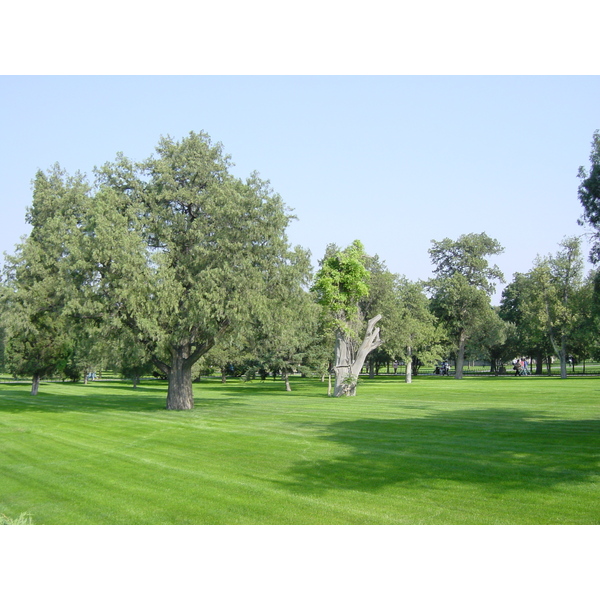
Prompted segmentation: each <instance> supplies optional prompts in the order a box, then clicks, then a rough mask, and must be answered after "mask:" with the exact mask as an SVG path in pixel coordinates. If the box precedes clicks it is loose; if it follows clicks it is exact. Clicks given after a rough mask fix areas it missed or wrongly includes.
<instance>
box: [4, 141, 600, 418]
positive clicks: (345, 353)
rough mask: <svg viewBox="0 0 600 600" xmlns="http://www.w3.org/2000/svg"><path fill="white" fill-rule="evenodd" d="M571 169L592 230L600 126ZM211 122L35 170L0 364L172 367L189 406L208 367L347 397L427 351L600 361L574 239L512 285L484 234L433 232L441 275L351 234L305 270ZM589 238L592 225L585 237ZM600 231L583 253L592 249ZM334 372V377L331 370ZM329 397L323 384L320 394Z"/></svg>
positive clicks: (174, 384)
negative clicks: (78, 163) (377, 252)
mask: <svg viewBox="0 0 600 600" xmlns="http://www.w3.org/2000/svg"><path fill="white" fill-rule="evenodd" d="M592 147H593V152H592V156H591V161H592V168H591V170H590V172H589V173H588V172H587V171H585V169H581V170H580V177H581V179H582V182H581V185H580V188H579V196H580V199H581V202H582V205H583V206H584V215H583V217H582V218H583V221H585V222H586V223H587V224H589V225H591V226H592V228H593V229H594V228H595V230H596V236H597V235H598V233H597V232H598V225H599V222H600V217H599V216H598V215H599V214H600V211H599V208H598V207H599V205H600V200H599V192H598V190H599V189H600V186H599V185H598V181H599V180H600V166H599V165H600V138H599V136H598V132H596V133H595V134H594V140H593V144H592ZM230 166H231V159H230V157H229V156H228V155H226V154H225V153H224V151H223V148H222V146H221V144H219V143H213V142H212V141H211V139H210V137H209V136H208V135H207V134H205V133H204V132H201V133H194V132H191V133H190V134H189V136H187V137H185V138H183V139H182V140H180V141H175V140H173V139H172V138H169V137H166V138H165V137H163V138H161V139H160V141H159V144H158V146H157V148H156V154H155V155H152V156H151V157H149V158H148V159H146V160H145V161H142V162H138V163H136V162H133V161H132V160H130V159H128V158H126V157H125V156H123V155H122V154H118V155H117V157H116V160H115V161H114V162H109V163H106V164H104V165H103V166H102V167H100V168H96V169H95V171H94V181H93V183H90V182H89V181H88V179H87V177H86V176H84V175H82V174H81V173H77V174H75V175H74V176H70V175H68V174H67V173H66V172H64V171H63V170H62V169H61V168H60V166H59V165H58V164H57V165H54V167H53V168H51V169H50V170H49V171H47V172H42V171H39V172H38V173H37V174H36V176H35V179H34V181H33V202H32V205H31V207H30V208H29V209H28V212H27V217H26V219H27V222H28V223H29V224H30V225H31V227H32V229H31V233H30V235H29V236H28V237H27V238H25V239H24V240H23V242H22V243H21V244H20V245H18V246H17V248H16V251H15V253H14V254H13V255H12V256H6V257H5V264H4V269H3V274H2V281H1V287H0V293H1V314H0V316H1V324H2V329H1V334H2V346H1V348H0V349H1V350H2V360H3V366H4V368H5V369H6V370H8V371H9V372H11V373H13V374H14V375H19V376H23V375H27V376H30V377H32V393H34V394H35V393H37V389H38V386H39V383H40V381H41V379H42V378H44V377H48V376H50V375H53V374H57V373H60V374H62V376H64V377H65V378H70V379H74V380H75V379H78V378H80V377H84V381H85V376H86V375H87V373H88V372H90V371H94V370H98V369H100V368H103V367H104V368H106V367H108V368H112V369H115V370H118V371H119V372H121V373H122V374H123V375H125V376H128V377H131V378H133V379H134V382H135V381H136V380H139V377H140V376H142V375H145V374H148V373H152V372H156V373H160V374H161V375H162V376H163V377H165V378H166V379H167V380H168V391H167V408H169V409H189V408H192V407H193V405H194V399H193V390H192V381H193V380H194V378H195V377H197V376H198V374H199V373H200V371H202V370H207V369H210V368H212V367H217V368H219V369H221V371H222V372H223V376H226V374H227V373H229V372H230V369H232V368H233V369H237V370H238V371H243V372H245V373H246V374H248V375H250V374H251V373H260V372H262V373H266V372H267V371H271V372H278V373H281V374H282V378H283V380H284V381H285V385H286V388H287V389H290V382H289V374H290V373H291V372H293V371H297V370H300V371H303V372H311V373H319V374H321V375H322V376H323V377H326V376H328V375H329V377H330V378H331V377H334V379H335V387H334V389H333V395H334V396H341V395H354V394H355V393H356V385H357V382H358V375H359V373H360V372H361V370H362V369H363V367H364V366H365V364H366V365H368V366H369V368H370V369H371V371H373V370H375V369H377V367H378V365H381V364H384V363H385V362H388V361H391V360H399V361H403V362H405V363H406V381H408V382H410V381H411V378H412V375H413V372H417V370H418V366H419V365H421V364H428V363H429V364H431V363H434V362H435V361H439V360H441V359H443V358H448V357H453V358H454V360H455V362H456V369H455V377H456V378H461V377H462V374H463V366H464V362H465V359H466V357H469V356H470V357H480V356H486V357H488V358H489V360H490V361H491V364H492V370H493V371H497V370H498V369H499V368H500V366H501V365H502V363H504V362H506V361H508V360H510V359H511V358H513V357H515V356H517V355H527V356H532V357H535V358H537V359H538V360H537V365H538V369H540V368H541V365H542V362H543V358H544V357H548V356H550V355H554V356H556V357H558V359H559V360H560V364H561V376H563V377H566V375H567V369H566V360H567V356H568V355H576V356H580V357H588V358H589V357H591V358H597V357H600V345H599V343H598V332H599V323H600V310H599V304H600V302H599V300H598V298H599V296H600V292H599V288H600V284H599V281H600V279H599V276H598V271H592V272H591V273H590V274H589V275H588V276H587V277H584V276H583V266H584V265H583V257H582V254H581V245H580V241H579V239H578V238H568V239H565V240H563V241H562V242H561V243H560V246H559V250H558V251H557V252H556V254H555V255H552V256H547V257H538V258H537V259H536V261H535V262H534V264H533V265H532V268H531V269H530V271H528V272H527V273H516V274H515V275H514V278H513V281H512V282H510V283H509V284H508V285H507V287H506V288H505V290H504V292H503V295H502V302H501V305H500V306H499V307H492V305H491V296H492V294H493V293H494V291H495V285H496V284H497V283H498V282H503V283H504V282H505V281H504V277H503V274H502V273H501V272H500V270H499V269H498V267H497V266H495V265H490V263H489V258H490V257H493V256H495V255H497V254H499V253H500V252H502V251H503V248H502V246H501V245H500V243H499V242H498V241H497V240H495V239H492V238H490V237H489V236H488V235H486V234H485V233H479V234H475V233H470V234H466V235H462V236H460V237H459V238H458V239H456V240H451V239H444V240H441V241H435V240H433V241H432V246H431V249H430V250H429V253H430V257H431V261H432V264H433V267H434V269H433V274H434V275H433V277H432V278H431V279H429V280H428V281H420V282H411V281H408V280H407V279H406V278H404V277H402V276H399V275H397V274H394V273H391V272H390V271H389V270H388V268H387V267H386V265H385V262H384V261H382V260H381V259H380V258H379V257H378V256H369V255H368V253H367V252H366V249H365V248H364V247H363V245H362V244H361V242H360V241H358V240H357V241H355V242H354V243H352V244H351V245H350V246H348V247H347V248H339V247H337V246H335V245H333V244H332V245H330V246H329V247H328V248H327V250H326V253H325V256H324V257H323V258H322V259H321V261H320V262H319V269H318V271H317V272H316V273H315V274H313V272H312V268H311V260H310V253H309V252H308V251H307V250H305V249H303V248H301V247H299V246H297V247H294V248H292V247H291V246H290V244H289V242H288V239H287V237H286V228H287V226H288V224H289V222H290V220H291V219H292V218H293V215H292V213H291V212H290V210H289V209H288V208H287V207H286V206H285V204H284V203H283V201H282V199H281V198H280V196H279V195H278V194H276V193H275V192H274V191H273V190H272V189H271V187H270V185H269V183H268V182H267V181H264V180H262V179H261V178H260V177H259V175H258V174H256V173H253V174H251V175H250V176H249V177H248V178H247V179H245V180H242V179H239V178H237V177H234V176H233V175H232V174H231V173H230ZM595 240H596V241H597V240H598V237H596V238H595ZM599 257H600V244H598V243H595V244H594V246H593V249H592V255H591V259H592V262H598V258H599ZM330 381H331V380H330ZM330 393H331V391H330Z"/></svg>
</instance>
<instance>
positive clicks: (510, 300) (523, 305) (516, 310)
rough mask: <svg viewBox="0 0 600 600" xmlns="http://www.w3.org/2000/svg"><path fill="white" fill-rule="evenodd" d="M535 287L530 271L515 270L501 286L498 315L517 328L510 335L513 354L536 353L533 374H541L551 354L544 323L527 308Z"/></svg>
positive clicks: (534, 293)
mask: <svg viewBox="0 0 600 600" xmlns="http://www.w3.org/2000/svg"><path fill="white" fill-rule="evenodd" d="M537 291H538V290H537V289H536V284H535V281H534V279H533V278H532V275H531V273H515V274H514V275H513V281H511V282H510V283H509V284H508V285H507V286H506V287H505V288H504V290H502V300H501V301H500V311H499V316H500V318H501V319H503V320H504V321H506V322H508V323H512V324H514V326H515V329H516V331H515V332H514V335H513V336H511V338H512V339H511V343H512V350H513V352H512V357H513V358H514V357H515V356H517V355H526V356H531V357H535V360H536V375H541V374H542V372H543V362H544V358H547V357H548V356H550V355H551V354H552V345H551V344H550V342H549V340H548V336H547V334H546V329H545V327H543V326H541V325H540V322H539V321H538V320H537V319H533V318H532V316H531V310H530V308H531V305H532V302H533V298H534V297H535V295H536V294H537Z"/></svg>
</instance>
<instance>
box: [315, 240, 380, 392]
mask: <svg viewBox="0 0 600 600" xmlns="http://www.w3.org/2000/svg"><path fill="white" fill-rule="evenodd" d="M365 262H366V256H365V251H364V247H363V245H362V244H361V242H360V241H358V240H355V241H354V242H353V243H352V244H351V245H350V246H348V247H347V248H346V249H345V250H339V249H338V248H336V247H333V246H330V247H329V248H328V249H327V251H326V254H325V257H324V259H323V261H322V262H321V268H320V269H319V271H318V272H317V274H316V277H315V283H314V285H313V290H314V292H315V294H316V297H317V302H318V303H319V304H320V305H321V307H322V308H323V318H324V320H325V322H326V323H327V326H328V328H330V329H331V330H333V331H334V332H335V351H334V362H333V367H332V368H333V371H334V373H335V387H334V392H333V395H334V396H335V397H339V396H355V395H356V386H357V383H358V376H359V374H360V372H361V370H362V367H363V365H364V362H365V359H366V358H367V356H368V354H369V353H370V352H371V351H373V350H375V349H376V348H378V347H379V346H380V345H381V343H382V342H381V338H380V335H379V332H380V330H379V327H375V325H376V324H377V323H378V322H379V320H380V319H381V318H382V316H381V314H378V315H376V316H374V317H372V318H371V319H369V320H368V322H367V323H366V331H365V332H364V335H363V336H362V342H360V343H359V340H360V337H361V336H360V333H361V332H362V331H363V318H362V315H361V313H360V310H359V301H360V300H361V299H362V298H364V297H365V296H367V295H368V293H369V285H368V281H369V272H368V270H367V268H366V266H365Z"/></svg>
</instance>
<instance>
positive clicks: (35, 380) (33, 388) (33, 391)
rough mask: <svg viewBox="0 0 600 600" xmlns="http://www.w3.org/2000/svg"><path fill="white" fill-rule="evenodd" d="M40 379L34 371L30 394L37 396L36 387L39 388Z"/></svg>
mask: <svg viewBox="0 0 600 600" xmlns="http://www.w3.org/2000/svg"><path fill="white" fill-rule="evenodd" d="M41 379H42V377H41V375H40V374H39V373H34V374H33V378H32V380H31V395H32V396H37V393H38V389H39V388H40V380H41Z"/></svg>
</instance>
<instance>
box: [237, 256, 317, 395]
mask: <svg viewBox="0 0 600 600" xmlns="http://www.w3.org/2000/svg"><path fill="white" fill-rule="evenodd" d="M310 270H311V267H310V262H309V256H308V254H303V253H300V252H298V253H297V255H296V260H295V261H291V262H290V263H289V265H287V267H286V268H285V269H282V271H281V279H280V289H279V294H278V296H279V302H278V303H277V304H276V305H275V306H273V309H272V310H271V311H268V312H267V313H264V314H263V315H256V317H255V318H254V319H253V320H252V322H251V331H250V332H249V335H248V338H249V340H251V342H250V343H251V352H252V353H253V355H254V356H255V357H256V359H257V361H258V363H260V365H261V366H262V368H263V369H264V370H270V371H273V372H274V373H275V372H280V373H281V376H282V379H283V380H284V382H285V389H286V391H288V392H289V391H291V385H290V381H289V376H290V374H291V373H293V372H294V371H295V370H296V369H297V368H299V367H300V366H301V365H302V364H303V363H305V361H306V359H307V358H308V357H309V356H310V351H309V350H310V347H311V345H312V344H313V343H314V340H315V338H316V337H317V329H318V307H317V305H316V304H315V302H314V301H313V298H312V296H311V294H310V293H309V292H308V291H307V290H306V289H305V288H306V286H307V285H308V281H309V277H308V276H309V274H310Z"/></svg>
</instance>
